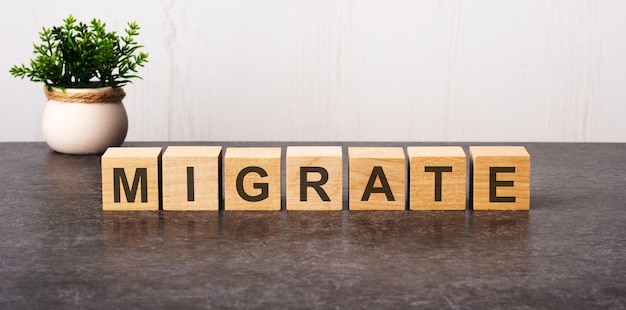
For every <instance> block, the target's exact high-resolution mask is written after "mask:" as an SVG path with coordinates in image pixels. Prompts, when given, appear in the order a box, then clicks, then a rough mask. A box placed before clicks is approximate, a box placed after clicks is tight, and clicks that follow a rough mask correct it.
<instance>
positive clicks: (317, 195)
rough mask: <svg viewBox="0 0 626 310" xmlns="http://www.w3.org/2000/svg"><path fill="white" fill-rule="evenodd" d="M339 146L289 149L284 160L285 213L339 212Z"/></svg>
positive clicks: (340, 205) (340, 192) (340, 184)
mask: <svg viewBox="0 0 626 310" xmlns="http://www.w3.org/2000/svg"><path fill="white" fill-rule="evenodd" d="M341 152H342V150H341V147H340V146H290V147H288V148H287V160H286V163H287V164H286V166H287V167H286V170H287V171H286V180H287V181H286V182H287V185H286V189H287V193H286V197H287V201H286V206H285V207H286V209H287V210H341V209H342V205H343V198H342V183H341V182H342V162H341V161H342V154H341Z"/></svg>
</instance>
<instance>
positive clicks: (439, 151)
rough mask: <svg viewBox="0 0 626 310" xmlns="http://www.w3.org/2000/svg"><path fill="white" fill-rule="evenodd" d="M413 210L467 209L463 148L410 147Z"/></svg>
mask: <svg viewBox="0 0 626 310" xmlns="http://www.w3.org/2000/svg"><path fill="white" fill-rule="evenodd" d="M407 153H408V154H409V162H410V168H409V171H410V177H409V183H410V185H409V187H410V191H409V193H410V194H409V196H410V197H411V198H410V209H411V210H465V206H466V198H467V194H466V187H467V186H466V185H467V172H466V170H467V169H466V168H467V165H466V162H467V156H466V155H465V152H464V151H463V148H462V147H460V146H441V147H437V146H423V147H408V148H407Z"/></svg>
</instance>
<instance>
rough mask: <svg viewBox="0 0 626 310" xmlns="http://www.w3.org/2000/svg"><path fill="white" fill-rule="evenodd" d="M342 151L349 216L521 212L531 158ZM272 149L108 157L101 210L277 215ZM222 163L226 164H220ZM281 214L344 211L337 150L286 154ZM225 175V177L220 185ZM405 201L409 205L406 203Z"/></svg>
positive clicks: (140, 151)
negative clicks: (352, 213)
mask: <svg viewBox="0 0 626 310" xmlns="http://www.w3.org/2000/svg"><path fill="white" fill-rule="evenodd" d="M406 151H407V152H406V153H407V155H408V159H409V160H408V166H407V160H406V157H407V156H405V152H404V149H403V148H402V147H349V148H348V158H349V167H348V169H349V170H348V176H349V180H348V182H349V186H348V188H349V209H350V210H405V208H406V205H407V203H408V205H409V209H411V210H465V209H466V204H467V203H468V201H469V203H470V204H471V205H472V208H473V209H474V210H528V209H529V207H530V155H529V154H528V152H527V151H526V149H525V148H524V147H520V146H472V147H470V160H469V162H470V172H469V174H470V178H469V185H470V186H469V190H470V195H469V200H468V199H467V198H468V197H467V188H468V186H467V185H468V178H467V174H468V172H467V161H468V160H467V156H466V154H465V152H464V151H463V148H461V147H454V146H452V147H407V148H406ZM281 153H282V150H281V148H279V147H272V148H258V147H229V148H227V149H226V152H225V154H224V155H223V156H222V147H219V146H170V147H168V148H167V150H166V151H165V152H164V153H163V154H162V148H159V147H156V148H155V147H120V148H109V149H108V150H107V151H106V152H105V154H104V155H103V156H102V200H103V209H104V210H129V211H130V210H159V209H163V210H218V208H219V201H220V194H221V193H223V199H224V209H225V210H280V209H281V170H282V169H281V161H282V158H281ZM222 158H223V160H224V162H223V163H222ZM285 163H286V171H285V179H286V186H285V188H286V193H285V194H286V195H285V196H286V201H285V208H286V209H287V210H342V204H343V190H342V188H343V187H342V186H343V180H342V171H343V165H342V148H341V147H340V146H324V147H314V146H311V147H309V146H289V147H287V153H286V161H285ZM222 173H223V175H222ZM407 197H409V199H407Z"/></svg>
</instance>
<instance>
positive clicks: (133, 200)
mask: <svg viewBox="0 0 626 310" xmlns="http://www.w3.org/2000/svg"><path fill="white" fill-rule="evenodd" d="M161 150H162V149H161V148H160V147H110V148H108V149H107V150H106V152H104V154H103V155H102V158H101V163H102V209H103V210H118V211H133V210H135V211H136V210H159V199H160V197H159V181H160V180H159V168H160V162H161Z"/></svg>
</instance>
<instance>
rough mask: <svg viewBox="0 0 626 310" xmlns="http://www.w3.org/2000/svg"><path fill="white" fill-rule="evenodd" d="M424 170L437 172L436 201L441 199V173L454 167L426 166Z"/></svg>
mask: <svg viewBox="0 0 626 310" xmlns="http://www.w3.org/2000/svg"><path fill="white" fill-rule="evenodd" d="M424 172H434V173H435V201H441V174H442V173H443V172H452V167H449V166H448V167H424Z"/></svg>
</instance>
